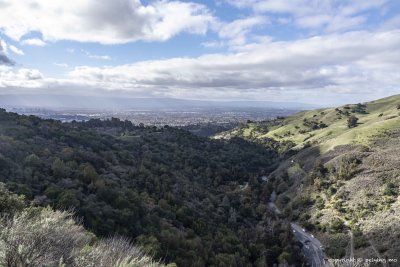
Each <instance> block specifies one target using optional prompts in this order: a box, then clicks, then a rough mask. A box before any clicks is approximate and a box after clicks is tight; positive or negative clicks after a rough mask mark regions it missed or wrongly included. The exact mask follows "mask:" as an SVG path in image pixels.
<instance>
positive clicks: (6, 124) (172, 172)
mask: <svg viewBox="0 0 400 267" xmlns="http://www.w3.org/2000/svg"><path fill="white" fill-rule="evenodd" d="M274 146H275V147H278V146H279V144H278V143H274ZM278 159H279V153H278V152H277V151H276V149H275V148H273V147H272V146H271V147H269V148H266V147H264V146H261V145H258V144H254V143H251V142H248V141H245V140H243V139H240V138H233V139H231V140H210V139H208V138H203V137H199V136H195V135H193V134H190V133H189V132H187V131H184V130H179V129H175V128H171V127H163V128H155V127H143V126H134V125H132V123H130V122H129V121H120V120H118V119H112V120H107V121H100V120H91V121H88V122H85V123H78V122H72V123H65V124H63V123H61V122H59V121H54V120H43V119H40V118H37V117H34V116H21V115H18V114H15V113H7V112H6V111H5V110H0V181H1V182H4V183H5V184H6V185H7V188H9V190H11V191H12V192H15V193H17V194H21V195H24V196H25V197H26V198H27V199H28V200H32V201H33V203H34V205H36V206H43V207H46V206H51V207H53V208H56V209H59V210H69V209H71V208H72V209H74V210H75V212H76V215H77V216H78V217H79V218H81V219H82V222H83V225H84V226H85V227H86V228H87V229H89V230H90V231H93V232H94V233H95V234H96V235H98V236H100V237H101V236H103V237H107V236H113V235H114V234H118V235H122V236H125V237H127V238H129V239H133V240H134V241H135V242H136V243H137V244H138V245H140V246H141V247H143V249H144V250H145V251H146V252H148V253H149V255H153V256H154V259H157V260H158V259H160V260H161V261H162V262H166V263H170V262H175V263H176V264H177V265H178V266H267V265H268V266H271V265H273V264H277V263H289V264H293V263H298V262H303V258H302V256H301V248H300V245H299V244H298V243H296V242H294V240H293V236H292V233H291V231H290V225H289V224H288V222H287V221H285V220H281V219H278V218H275V216H273V214H272V213H271V212H270V211H269V210H268V208H267V205H266V204H267V203H266V202H267V199H268V198H267V196H268V195H269V194H270V193H271V191H272V188H271V187H269V186H267V185H265V184H263V183H262V181H260V180H259V179H258V177H260V176H261V175H262V174H266V175H267V174H269V173H270V172H271V171H272V170H273V169H274V168H275V167H276V166H275V165H276V164H277V160H278Z"/></svg>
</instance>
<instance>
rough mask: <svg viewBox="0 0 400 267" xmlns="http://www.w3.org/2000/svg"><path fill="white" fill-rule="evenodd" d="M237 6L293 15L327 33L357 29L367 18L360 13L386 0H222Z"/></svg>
mask: <svg viewBox="0 0 400 267" xmlns="http://www.w3.org/2000/svg"><path fill="white" fill-rule="evenodd" d="M225 1H226V2H227V3H229V4H231V5H234V6H236V7H238V8H250V9H252V10H253V11H254V12H255V13H256V14H263V13H270V14H284V15H290V16H292V17H293V23H294V24H295V25H296V26H298V27H301V28H311V29H323V30H326V31H328V32H334V31H343V30H349V29H357V28H359V27H360V26H361V25H363V23H364V22H365V21H367V17H366V16H365V14H363V12H365V11H368V10H382V9H384V8H385V7H387V5H388V4H389V2H390V0H362V1H337V0H325V1H309V0H225Z"/></svg>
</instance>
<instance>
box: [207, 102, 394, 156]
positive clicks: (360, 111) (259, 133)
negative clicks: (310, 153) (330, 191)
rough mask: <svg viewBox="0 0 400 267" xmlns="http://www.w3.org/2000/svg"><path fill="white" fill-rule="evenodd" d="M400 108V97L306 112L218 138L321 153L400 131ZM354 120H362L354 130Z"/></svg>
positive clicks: (252, 124)
mask: <svg viewBox="0 0 400 267" xmlns="http://www.w3.org/2000/svg"><path fill="white" fill-rule="evenodd" d="M399 105H400V95H395V96H391V97H387V98H384V99H380V100H377V101H372V102H368V103H363V104H352V105H345V106H341V107H338V108H328V109H317V110H311V111H303V112H300V113H297V114H295V115H293V116H291V117H288V118H278V119H276V120H274V121H267V122H261V123H249V124H246V125H244V126H242V127H239V128H236V129H234V130H231V131H229V132H225V133H221V134H218V135H216V136H215V138H229V137H231V136H241V137H244V138H245V139H249V140H253V141H261V140H263V139H273V140H276V141H289V142H293V145H294V146H295V147H296V148H301V147H304V146H307V145H310V144H312V145H318V146H319V147H320V149H321V152H326V151H328V150H330V149H333V148H334V147H336V146H338V145H346V144H364V145H367V144H369V143H371V142H372V141H373V140H375V139H376V138H377V137H379V136H380V135H382V134H385V133H386V132H387V131H393V130H396V129H399V128H400V117H399V113H400V106H399ZM351 116H356V117H357V118H358V119H359V120H358V124H357V126H356V127H354V128H349V127H348V126H347V121H348V119H349V117H351Z"/></svg>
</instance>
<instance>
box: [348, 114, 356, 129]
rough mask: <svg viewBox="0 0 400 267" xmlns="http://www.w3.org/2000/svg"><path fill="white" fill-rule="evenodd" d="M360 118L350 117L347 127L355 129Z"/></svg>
mask: <svg viewBox="0 0 400 267" xmlns="http://www.w3.org/2000/svg"><path fill="white" fill-rule="evenodd" d="M357 122H358V118H357V117H356V116H350V117H349V118H348V119H347V127H349V128H354V127H356V126H357Z"/></svg>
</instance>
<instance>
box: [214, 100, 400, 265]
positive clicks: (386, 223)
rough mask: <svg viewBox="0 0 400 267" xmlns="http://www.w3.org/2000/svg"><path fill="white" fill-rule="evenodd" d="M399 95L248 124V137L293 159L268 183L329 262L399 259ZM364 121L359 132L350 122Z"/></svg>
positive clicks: (244, 129) (241, 131)
mask: <svg viewBox="0 0 400 267" xmlns="http://www.w3.org/2000/svg"><path fill="white" fill-rule="evenodd" d="M399 115H400V95H395V96H392V97H388V98H384V99H380V100H377V101H372V102H368V103H362V104H351V105H345V106H341V107H338V108H329V109H319V110H312V111H304V112H300V113H298V114H295V115H294V116H291V117H288V118H278V119H276V120H274V121H267V122H261V123H249V124H246V125H243V126H241V127H239V128H236V129H234V130H231V131H229V132H225V133H221V134H219V135H218V136H216V138H227V139H229V138H232V137H242V138H244V139H246V140H249V141H252V142H255V143H259V144H267V145H270V144H271V143H273V142H286V143H287V144H289V147H291V149H290V151H291V152H290V153H287V157H286V158H285V159H284V160H282V162H281V163H280V165H279V167H278V168H277V169H276V170H275V171H274V172H273V173H272V174H271V175H270V176H269V181H270V186H271V187H272V188H275V190H276V191H277V194H278V198H277V205H278V206H279V207H280V208H281V209H282V210H283V211H284V214H285V216H286V217H288V218H290V219H292V220H295V221H297V222H299V223H300V224H302V225H303V226H304V227H305V228H307V229H308V230H310V231H312V232H313V233H314V234H315V235H316V236H317V237H318V238H319V239H320V240H322V242H323V244H324V245H325V246H326V252H327V253H328V255H329V256H330V257H333V258H341V257H344V256H346V257H352V256H355V257H356V258H357V257H364V258H382V259H383V258H385V257H389V258H397V257H398V255H400V194H399V188H400V158H399V155H400V116H399ZM351 116H356V117H357V118H358V119H359V120H358V123H357V124H356V125H354V126H353V127H349V126H348V119H349V118H350V117H351Z"/></svg>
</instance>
